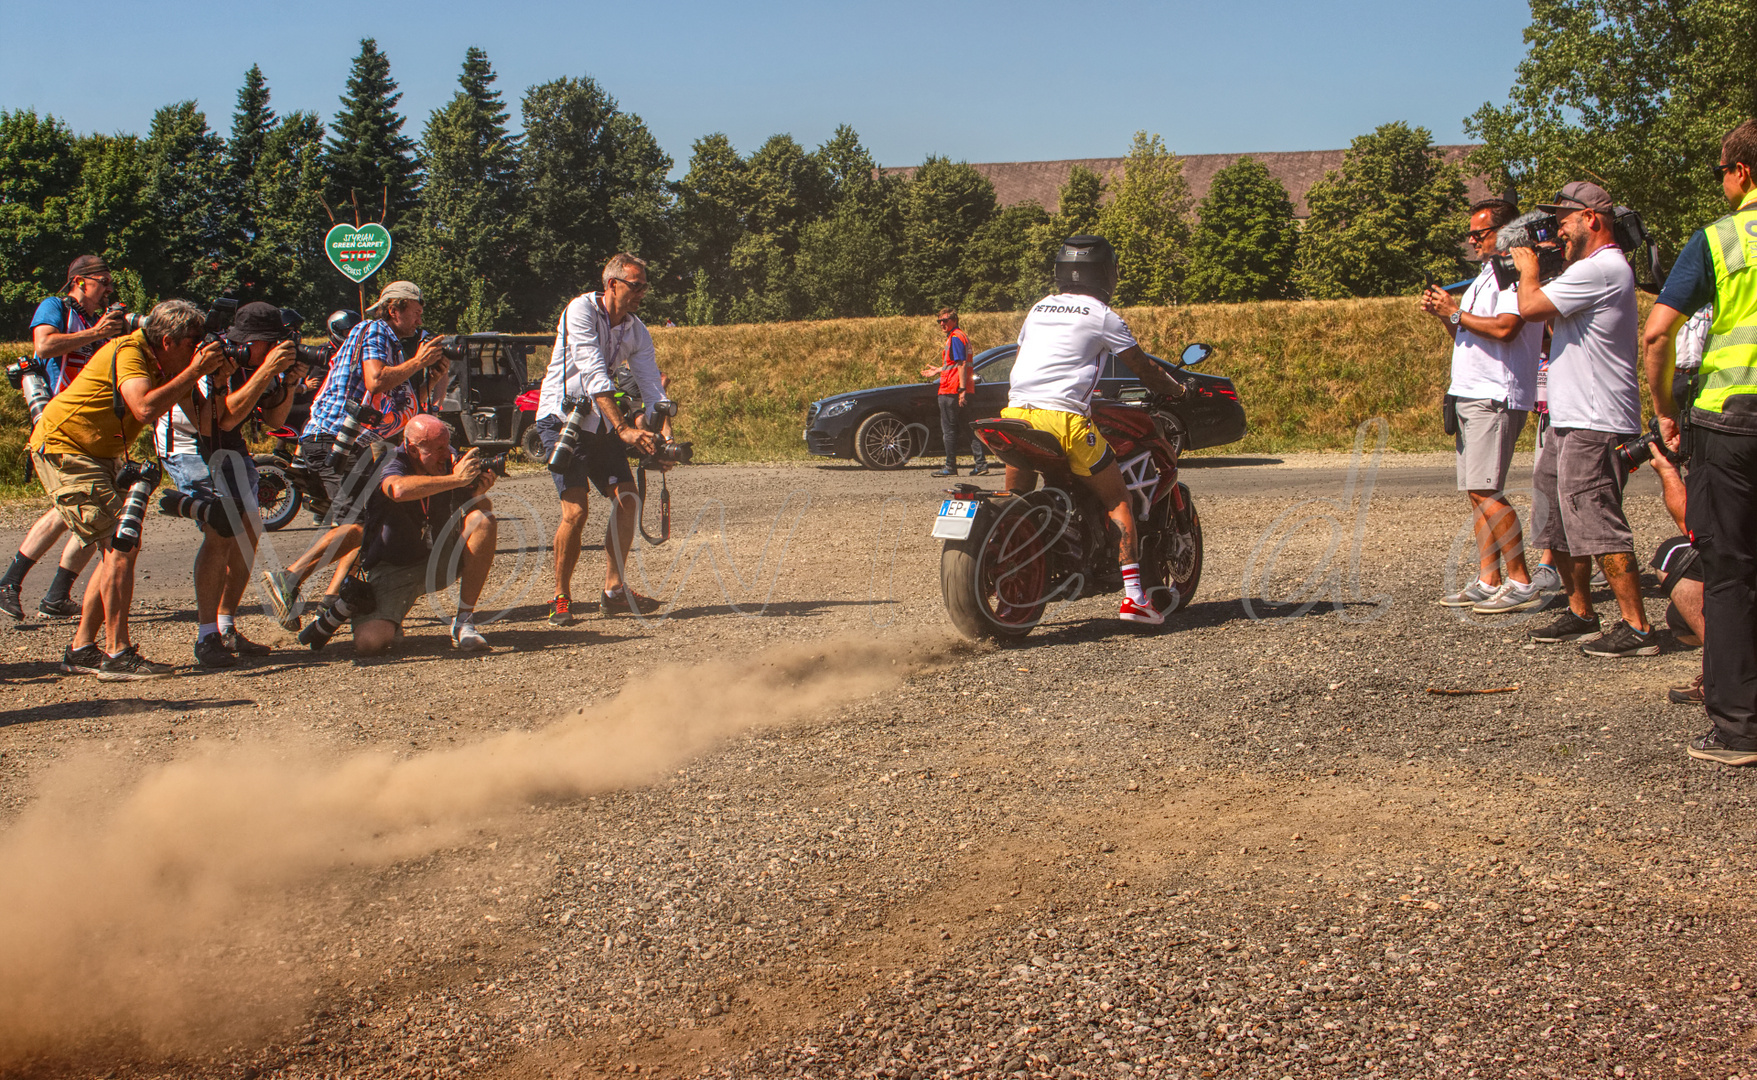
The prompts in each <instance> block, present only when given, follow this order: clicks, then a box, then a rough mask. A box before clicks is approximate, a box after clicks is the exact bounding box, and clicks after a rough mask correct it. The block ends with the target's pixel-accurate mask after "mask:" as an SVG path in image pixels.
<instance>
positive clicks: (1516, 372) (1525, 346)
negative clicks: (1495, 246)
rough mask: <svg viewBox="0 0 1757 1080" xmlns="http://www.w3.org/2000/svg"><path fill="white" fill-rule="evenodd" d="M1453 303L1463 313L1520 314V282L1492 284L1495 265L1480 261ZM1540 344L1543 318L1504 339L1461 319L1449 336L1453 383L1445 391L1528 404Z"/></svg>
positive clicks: (1469, 397) (1458, 395)
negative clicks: (1476, 330) (1474, 330)
mask: <svg viewBox="0 0 1757 1080" xmlns="http://www.w3.org/2000/svg"><path fill="white" fill-rule="evenodd" d="M1458 306H1459V307H1460V309H1462V310H1463V311H1464V313H1465V314H1467V315H1480V316H1482V317H1483V318H1485V319H1493V318H1495V317H1496V316H1499V315H1517V314H1519V286H1518V283H1517V282H1515V283H1514V285H1513V286H1512V287H1511V288H1507V289H1502V288H1499V287H1497V286H1496V284H1495V268H1494V267H1493V266H1491V265H1490V264H1488V263H1487V262H1484V263H1483V268H1482V273H1480V274H1478V275H1477V276H1476V280H1475V281H1473V282H1471V283H1470V288H1468V289H1466V290H1465V291H1464V296H1463V297H1462V298H1460V300H1459V304H1458ZM1541 348H1543V324H1542V323H1531V322H1528V323H1526V324H1525V325H1523V326H1521V327H1520V328H1519V332H1518V333H1517V334H1514V335H1513V336H1512V337H1510V338H1508V339H1507V340H1506V341H1496V340H1494V339H1493V338H1487V337H1483V336H1482V335H1481V334H1476V333H1472V332H1471V331H1470V330H1468V329H1466V328H1465V327H1464V326H1463V325H1462V324H1460V325H1459V327H1458V334H1457V336H1456V337H1454V338H1453V339H1452V385H1451V387H1450V388H1448V389H1447V391H1446V393H1448V394H1451V395H1452V396H1453V397H1456V398H1462V399H1465V400H1486V401H1504V402H1506V403H1507V408H1509V409H1515V410H1521V409H1530V408H1531V405H1532V402H1533V400H1534V395H1535V393H1536V390H1537V354H1538V350H1539V349H1541Z"/></svg>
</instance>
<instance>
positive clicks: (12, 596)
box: [0, 585, 24, 622]
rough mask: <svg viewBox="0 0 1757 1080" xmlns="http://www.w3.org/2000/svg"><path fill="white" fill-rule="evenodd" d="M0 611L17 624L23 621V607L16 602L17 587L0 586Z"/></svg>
mask: <svg viewBox="0 0 1757 1080" xmlns="http://www.w3.org/2000/svg"><path fill="white" fill-rule="evenodd" d="M0 611H4V612H5V613H6V614H8V615H10V616H12V617H13V618H14V619H17V620H18V621H19V622H23V621H24V605H23V604H20V603H19V602H18V586H17V585H0Z"/></svg>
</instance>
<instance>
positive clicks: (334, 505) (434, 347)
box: [262, 281, 451, 630]
mask: <svg viewBox="0 0 1757 1080" xmlns="http://www.w3.org/2000/svg"><path fill="white" fill-rule="evenodd" d="M421 313H422V304H421V290H420V289H418V288H416V287H415V285H414V284H413V283H412V282H407V281H393V282H391V283H390V284H389V285H386V286H385V287H384V291H383V292H382V293H379V294H378V301H377V302H376V303H374V304H373V305H372V306H371V307H369V308H367V309H366V321H364V322H362V323H360V324H359V325H357V326H355V327H354V328H353V330H351V331H350V332H349V333H348V336H347V339H346V340H345V341H343V342H342V345H341V347H340V348H339V349H338V350H337V351H336V355H335V357H334V358H333V359H332V360H331V361H330V365H329V374H328V376H327V377H326V378H325V379H324V382H323V388H322V389H320V390H319V391H318V392H317V398H316V400H314V401H313V402H312V403H311V419H310V420H309V421H307V422H306V424H305V430H304V432H303V434H302V435H301V436H300V439H299V453H300V455H301V456H302V457H304V458H305V460H306V461H307V462H310V463H311V467H312V470H313V471H314V472H315V473H317V475H318V476H319V477H320V478H321V479H322V481H323V486H324V490H325V491H326V492H327V493H328V495H329V498H330V513H329V517H328V519H327V521H328V524H329V525H330V529H329V531H328V532H326V533H324V535H323V536H322V537H320V538H319V539H318V540H317V542H316V543H314V544H312V545H311V548H310V549H309V550H308V551H306V552H305V553H304V554H303V555H301V556H299V557H298V558H297V559H295V560H293V562H292V563H291V564H289V565H288V566H287V568H286V569H285V570H279V571H264V573H263V575H262V577H263V584H264V587H265V591H266V592H267V593H268V598H269V603H270V604H271V605H273V607H274V609H275V617H276V618H277V619H278V620H279V621H280V624H281V625H282V626H283V627H285V628H286V629H288V630H297V629H298V628H299V615H300V608H301V605H300V603H299V590H300V588H301V587H302V586H303V585H304V583H305V579H306V578H307V577H309V576H310V575H311V573H312V571H314V570H316V569H317V568H318V567H320V566H323V565H325V564H327V563H329V562H332V561H339V565H338V566H337V567H336V570H335V573H334V575H333V577H332V580H331V583H330V593H331V594H333V593H335V592H336V590H338V589H339V588H340V587H341V583H342V580H343V579H344V578H346V577H347V575H348V568H349V565H350V564H351V562H352V556H353V554H354V552H355V551H357V550H358V549H359V546H360V539H361V535H362V532H363V530H362V527H361V524H360V517H361V515H362V514H363V513H364V512H365V509H366V500H367V499H368V498H369V497H370V496H371V494H372V492H373V491H375V490H377V482H378V481H377V470H378V468H380V467H381V466H382V465H383V462H384V458H385V456H386V454H387V452H388V450H389V447H388V446H385V445H381V444H382V443H384V442H386V441H388V440H392V439H395V438H396V436H397V435H399V434H400V433H401V432H402V430H403V426H404V425H405V424H407V423H408V422H409V420H410V418H411V417H413V416H415V414H417V413H419V412H425V411H429V410H431V409H432V408H433V403H434V401H436V400H437V399H439V398H440V397H442V396H443V395H444V393H445V385H446V381H447V378H448V376H449V374H450V371H451V364H450V361H448V360H447V359H446V358H445V352H444V350H443V349H442V348H441V347H440V339H439V338H438V337H431V338H428V339H427V340H426V341H424V342H422V343H421V347H420V348H419V349H418V350H416V352H415V355H414V356H413V357H410V358H409V359H406V360H405V359H404V358H403V343H402V339H403V338H406V337H411V336H413V335H415V334H417V333H419V332H420V330H421ZM362 401H364V402H366V403H368V404H370V405H371V406H372V407H373V408H375V409H377V410H378V411H379V412H380V413H381V414H382V418H381V419H380V420H379V422H378V423H376V424H374V425H372V426H371V428H370V430H369V431H365V432H362V434H361V436H360V443H359V449H358V450H357V452H356V453H355V454H354V455H352V457H351V458H350V460H348V461H344V462H342V463H341V464H340V465H339V466H337V467H334V468H332V467H331V466H330V465H329V464H328V461H327V459H328V457H329V452H330V449H331V448H332V447H333V446H334V445H335V439H336V434H337V432H339V431H340V430H341V429H342V426H343V424H344V423H345V422H346V421H347V420H348V419H349V418H350V416H351V410H352V409H353V408H354V406H355V404H357V403H359V402H362ZM362 459H364V460H362Z"/></svg>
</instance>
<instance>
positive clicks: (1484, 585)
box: [1476, 578, 1500, 592]
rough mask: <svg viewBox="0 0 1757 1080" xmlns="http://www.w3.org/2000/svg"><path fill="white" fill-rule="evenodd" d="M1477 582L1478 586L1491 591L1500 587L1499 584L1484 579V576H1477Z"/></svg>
mask: <svg viewBox="0 0 1757 1080" xmlns="http://www.w3.org/2000/svg"><path fill="white" fill-rule="evenodd" d="M1476 584H1477V587H1478V588H1481V589H1486V590H1488V591H1489V592H1494V591H1495V590H1496V589H1498V588H1500V586H1499V585H1490V584H1489V583H1488V582H1486V581H1484V580H1483V579H1482V578H1477V579H1476Z"/></svg>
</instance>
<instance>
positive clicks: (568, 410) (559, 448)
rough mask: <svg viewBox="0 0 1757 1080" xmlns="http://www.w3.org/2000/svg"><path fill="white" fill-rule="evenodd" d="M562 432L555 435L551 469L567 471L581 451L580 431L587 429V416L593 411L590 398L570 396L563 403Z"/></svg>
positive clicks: (550, 455)
mask: <svg viewBox="0 0 1757 1080" xmlns="http://www.w3.org/2000/svg"><path fill="white" fill-rule="evenodd" d="M561 408H562V410H563V416H562V418H561V433H560V434H559V435H557V436H556V437H555V446H554V448H553V449H551V450H550V451H549V461H548V465H549V471H550V472H553V473H561V472H566V471H567V470H568V469H569V468H570V467H571V466H572V465H573V459H574V455H575V454H576V453H578V452H579V448H580V433H581V432H582V431H584V430H585V423H586V417H588V416H590V415H591V413H592V401H591V399H590V398H568V399H566V400H565V401H563V402H562V403H561Z"/></svg>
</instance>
